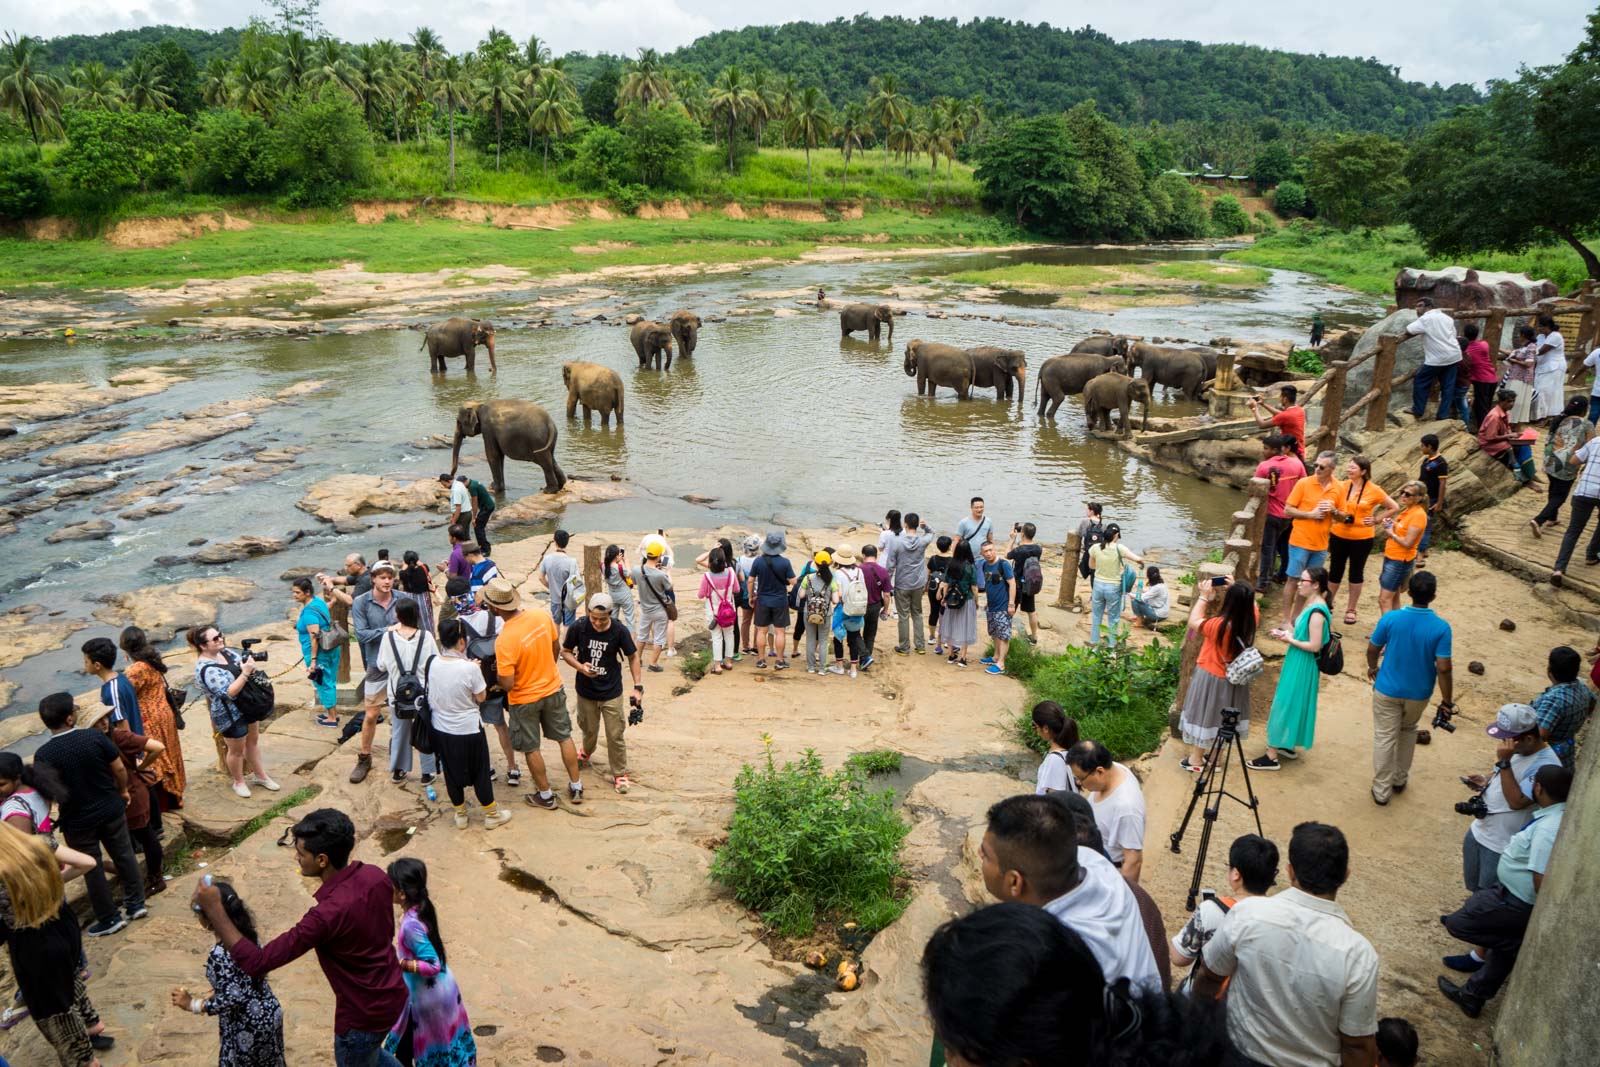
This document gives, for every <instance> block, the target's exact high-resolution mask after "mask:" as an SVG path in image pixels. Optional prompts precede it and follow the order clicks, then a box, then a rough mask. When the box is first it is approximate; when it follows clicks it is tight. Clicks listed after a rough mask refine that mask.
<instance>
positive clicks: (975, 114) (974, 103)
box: [961, 93, 989, 142]
mask: <svg viewBox="0 0 1600 1067" xmlns="http://www.w3.org/2000/svg"><path fill="white" fill-rule="evenodd" d="M963 107H964V109H965V111H964V117H963V120H962V123H961V125H962V128H963V129H964V130H965V131H966V139H967V140H968V141H973V142H976V141H978V140H979V139H980V134H981V133H982V132H983V124H984V122H985V121H986V120H987V119H988V117H989V105H988V104H987V102H985V100H984V99H983V94H982V93H973V94H972V96H970V97H968V98H967V102H966V103H965V104H964V105H963Z"/></svg>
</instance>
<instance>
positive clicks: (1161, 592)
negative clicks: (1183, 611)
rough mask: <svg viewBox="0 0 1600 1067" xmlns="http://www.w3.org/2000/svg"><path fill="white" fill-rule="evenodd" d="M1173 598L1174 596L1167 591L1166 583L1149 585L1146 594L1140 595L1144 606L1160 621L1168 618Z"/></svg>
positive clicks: (1145, 589)
mask: <svg viewBox="0 0 1600 1067" xmlns="http://www.w3.org/2000/svg"><path fill="white" fill-rule="evenodd" d="M1171 597H1172V594H1171V593H1170V592H1168V591H1167V587H1166V584H1165V583H1163V584H1161V585H1147V586H1145V588H1144V592H1142V593H1140V594H1139V599H1140V600H1141V601H1143V602H1144V606H1145V607H1147V608H1149V609H1150V611H1151V612H1152V613H1153V614H1154V615H1155V617H1156V618H1158V619H1164V618H1166V617H1167V612H1169V611H1171V610H1172V608H1171V604H1172V600H1171Z"/></svg>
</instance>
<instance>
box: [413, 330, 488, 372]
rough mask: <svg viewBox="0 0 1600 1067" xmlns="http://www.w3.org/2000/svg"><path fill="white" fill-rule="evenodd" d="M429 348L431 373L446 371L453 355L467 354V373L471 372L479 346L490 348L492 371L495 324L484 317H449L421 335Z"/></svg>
mask: <svg viewBox="0 0 1600 1067" xmlns="http://www.w3.org/2000/svg"><path fill="white" fill-rule="evenodd" d="M422 344H423V347H425V348H426V349H427V350H428V373H430V374H443V373H444V371H445V365H444V361H445V360H446V359H449V358H450V357H452V356H466V357H467V373H468V374H471V373H472V370H473V367H474V366H475V365H476V363H477V355H478V346H479V345H484V346H486V347H487V348H488V349H489V373H490V374H493V373H494V372H495V370H496V368H495V365H494V327H493V326H492V325H490V324H489V323H487V322H485V321H484V320H482V319H461V318H456V319H446V320H445V321H443V322H437V323H434V324H433V325H432V326H430V327H428V332H427V333H426V334H425V335H424V336H423V338H422Z"/></svg>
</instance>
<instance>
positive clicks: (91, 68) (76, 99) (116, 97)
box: [66, 62, 122, 111]
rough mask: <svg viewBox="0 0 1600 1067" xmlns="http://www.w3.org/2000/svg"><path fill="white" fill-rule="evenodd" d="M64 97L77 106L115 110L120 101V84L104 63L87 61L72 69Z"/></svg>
mask: <svg viewBox="0 0 1600 1067" xmlns="http://www.w3.org/2000/svg"><path fill="white" fill-rule="evenodd" d="M66 98H67V101H68V102H69V103H71V104H73V105H75V106H77V107H81V108H103V109H105V110H106V111H115V110H116V109H117V107H118V106H119V105H121V103H122V86H120V85H118V84H117V76H116V75H115V74H112V73H111V72H110V71H109V70H107V69H106V65H105V64H104V63H95V62H89V63H85V64H84V65H83V66H81V67H74V68H73V69H72V84H71V85H69V86H67V91H66Z"/></svg>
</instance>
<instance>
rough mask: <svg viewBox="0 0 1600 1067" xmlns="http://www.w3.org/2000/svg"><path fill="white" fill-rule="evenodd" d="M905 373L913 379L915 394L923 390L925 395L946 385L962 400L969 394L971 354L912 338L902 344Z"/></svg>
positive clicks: (970, 385)
mask: <svg viewBox="0 0 1600 1067" xmlns="http://www.w3.org/2000/svg"><path fill="white" fill-rule="evenodd" d="M905 368H906V376H907V377H911V378H915V379H916V380H917V395H918V396H921V395H922V394H923V391H924V389H926V391H927V394H928V395H929V396H933V395H934V394H935V393H936V392H938V388H939V386H941V385H943V386H948V387H949V388H951V389H954V390H955V391H956V396H958V397H960V398H961V399H962V400H966V399H967V398H968V397H970V396H971V395H972V375H973V370H972V354H971V353H970V352H968V351H967V350H966V349H964V348H956V347H955V346H954V345H941V344H930V343H929V342H927V341H921V340H917V341H912V342H911V343H910V344H908V345H906V363H905Z"/></svg>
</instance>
